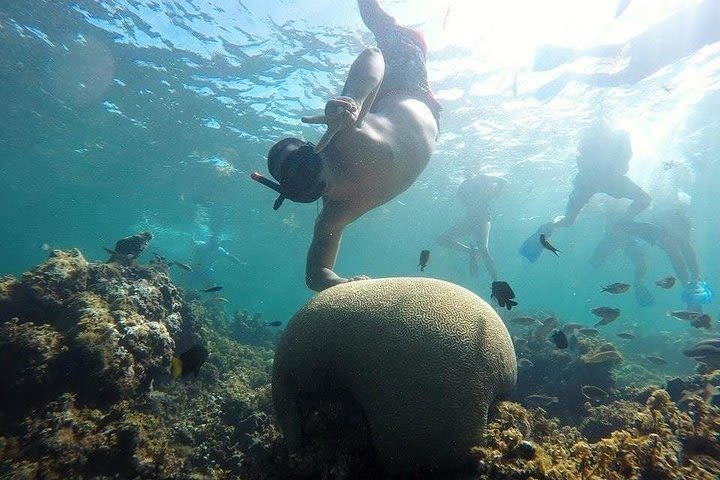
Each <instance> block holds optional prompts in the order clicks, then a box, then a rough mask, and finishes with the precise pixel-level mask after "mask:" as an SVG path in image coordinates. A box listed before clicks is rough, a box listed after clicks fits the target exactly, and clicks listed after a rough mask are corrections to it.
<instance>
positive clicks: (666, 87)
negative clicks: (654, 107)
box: [662, 83, 673, 93]
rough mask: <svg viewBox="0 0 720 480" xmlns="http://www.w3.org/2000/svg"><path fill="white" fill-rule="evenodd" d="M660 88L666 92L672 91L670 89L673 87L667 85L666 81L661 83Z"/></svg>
mask: <svg viewBox="0 0 720 480" xmlns="http://www.w3.org/2000/svg"><path fill="white" fill-rule="evenodd" d="M662 88H663V90H665V91H666V92H668V93H670V92H672V89H673V87H672V86H671V85H668V84H667V83H663V84H662Z"/></svg>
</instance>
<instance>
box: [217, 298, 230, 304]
mask: <svg viewBox="0 0 720 480" xmlns="http://www.w3.org/2000/svg"><path fill="white" fill-rule="evenodd" d="M215 301H216V302H220V303H230V300H228V299H227V298H225V297H215Z"/></svg>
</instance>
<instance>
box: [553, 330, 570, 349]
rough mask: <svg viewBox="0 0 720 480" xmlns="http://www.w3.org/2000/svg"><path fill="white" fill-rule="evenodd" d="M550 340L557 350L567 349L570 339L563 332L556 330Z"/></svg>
mask: <svg viewBox="0 0 720 480" xmlns="http://www.w3.org/2000/svg"><path fill="white" fill-rule="evenodd" d="M550 338H551V339H552V342H553V343H554V344H555V346H556V347H557V348H567V346H568V339H567V337H566V336H565V333H563V331H562V330H555V331H554V332H553V334H552V335H551V336H550Z"/></svg>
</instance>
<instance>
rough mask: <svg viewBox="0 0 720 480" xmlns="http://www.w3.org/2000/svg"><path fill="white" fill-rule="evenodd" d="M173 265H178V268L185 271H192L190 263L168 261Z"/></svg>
mask: <svg viewBox="0 0 720 480" xmlns="http://www.w3.org/2000/svg"><path fill="white" fill-rule="evenodd" d="M173 265H174V266H176V267H178V268H181V269H183V270H185V271H186V272H192V271H193V269H192V267H191V266H190V265H188V264H187V263H180V262H170V266H173Z"/></svg>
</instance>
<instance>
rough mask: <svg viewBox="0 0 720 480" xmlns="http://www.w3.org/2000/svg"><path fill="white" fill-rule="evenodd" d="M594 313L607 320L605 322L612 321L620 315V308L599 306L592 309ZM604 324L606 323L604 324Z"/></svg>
mask: <svg viewBox="0 0 720 480" xmlns="http://www.w3.org/2000/svg"><path fill="white" fill-rule="evenodd" d="M590 311H591V312H592V313H593V315H595V316H596V317H600V318H602V319H603V320H607V321H606V322H605V323H610V322H612V321H613V320H615V319H617V318H618V317H619V316H620V309H619V308H612V307H597V308H593V309H592V310H590ZM603 325H604V324H603Z"/></svg>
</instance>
